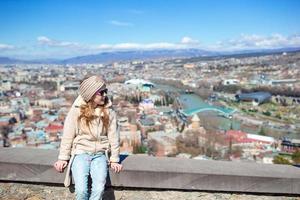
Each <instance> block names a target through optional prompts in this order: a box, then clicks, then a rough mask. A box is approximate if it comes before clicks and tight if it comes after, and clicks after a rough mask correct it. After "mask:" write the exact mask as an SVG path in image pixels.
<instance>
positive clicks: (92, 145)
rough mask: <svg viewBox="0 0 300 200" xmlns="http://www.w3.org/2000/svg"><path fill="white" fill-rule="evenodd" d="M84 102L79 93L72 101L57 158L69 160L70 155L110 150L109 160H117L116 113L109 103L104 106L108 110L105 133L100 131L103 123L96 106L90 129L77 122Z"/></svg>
mask: <svg viewBox="0 0 300 200" xmlns="http://www.w3.org/2000/svg"><path fill="white" fill-rule="evenodd" d="M83 104H86V103H85V101H84V100H83V98H82V97H81V96H80V95H79V96H78V97H77V99H76V100H75V102H74V103H73V105H72V107H71V109H70V111H69V113H68V115H67V117H66V120H65V124H64V130H63V137H62V140H61V145H60V151H59V156H58V159H59V160H70V158H71V156H74V155H76V154H80V153H84V152H89V153H97V152H103V153H104V152H107V151H108V150H109V151H110V152H111V156H110V158H109V160H110V161H111V162H119V152H120V148H119V139H120V138H119V133H118V131H117V121H116V113H115V112H114V111H113V110H112V109H111V103H109V104H108V105H107V106H105V108H106V109H107V110H108V112H109V128H108V131H107V134H106V133H104V132H103V131H102V127H103V123H102V121H101V116H102V115H103V113H102V112H101V110H100V108H96V110H95V114H96V115H97V116H98V117H97V118H96V119H95V120H93V121H92V122H91V125H90V131H91V132H90V131H89V129H88V128H87V127H84V126H82V125H81V123H78V120H77V119H78V116H79V115H80V106H81V105H83Z"/></svg>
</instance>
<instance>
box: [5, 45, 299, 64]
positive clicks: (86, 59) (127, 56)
mask: <svg viewBox="0 0 300 200" xmlns="http://www.w3.org/2000/svg"><path fill="white" fill-rule="evenodd" d="M294 51H300V47H298V48H281V49H258V50H243V51H226V52H225V51H223V52H217V51H206V50H201V49H175V50H174V49H171V50H147V51H146V50H139V51H117V52H104V53H99V54H95V55H86V56H77V57H72V58H68V59H64V60H59V59H39V60H20V59H14V58H8V57H0V64H30V63H32V64H33V63H35V64H36V63H44V64H82V63H110V62H119V61H131V60H151V59H172V58H199V57H200V58H205V57H207V58H210V59H213V58H214V57H216V56H217V57H219V58H220V57H247V56H260V55H268V54H273V53H282V52H294ZM191 60H193V59H191ZM196 60H197V59H196Z"/></svg>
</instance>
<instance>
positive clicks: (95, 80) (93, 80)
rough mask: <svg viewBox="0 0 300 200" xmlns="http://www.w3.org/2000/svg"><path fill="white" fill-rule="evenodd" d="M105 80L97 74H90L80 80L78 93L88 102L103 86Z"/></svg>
mask: <svg viewBox="0 0 300 200" xmlns="http://www.w3.org/2000/svg"><path fill="white" fill-rule="evenodd" d="M105 87H106V85H105V82H104V80H103V79H102V78H100V77H99V76H91V77H89V78H87V79H85V80H83V81H82V83H81V84H80V87H79V94H80V95H81V96H82V98H83V99H84V100H85V101H86V102H88V101H89V100H91V98H92V97H93V96H94V94H95V93H96V92H97V91H98V90H100V89H101V88H103V89H104V88H105Z"/></svg>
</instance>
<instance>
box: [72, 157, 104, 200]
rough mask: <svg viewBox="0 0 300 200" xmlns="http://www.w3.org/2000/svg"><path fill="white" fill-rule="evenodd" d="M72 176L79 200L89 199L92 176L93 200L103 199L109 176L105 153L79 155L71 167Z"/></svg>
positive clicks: (91, 197) (91, 196)
mask: <svg viewBox="0 0 300 200" xmlns="http://www.w3.org/2000/svg"><path fill="white" fill-rule="evenodd" d="M71 170H72V176H73V179H74V182H75V192H76V199H77V200H86V199H89V193H88V178H89V175H91V178H92V189H91V195H90V199H91V200H99V199H102V195H103V192H104V186H105V183H106V176H107V170H108V169H107V161H106V157H105V154H104V153H97V154H88V153H84V154H78V155H75V158H74V160H73V162H72V166H71Z"/></svg>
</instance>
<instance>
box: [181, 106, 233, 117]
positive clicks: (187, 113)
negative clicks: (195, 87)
mask: <svg viewBox="0 0 300 200" xmlns="http://www.w3.org/2000/svg"><path fill="white" fill-rule="evenodd" d="M204 111H216V112H219V113H221V114H222V115H224V116H225V117H231V116H232V114H233V113H234V112H235V111H236V110H234V109H230V108H222V107H215V106H205V107H199V108H192V109H184V110H180V112H181V113H182V114H183V115H185V116H193V115H194V114H197V113H200V112H204Z"/></svg>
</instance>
